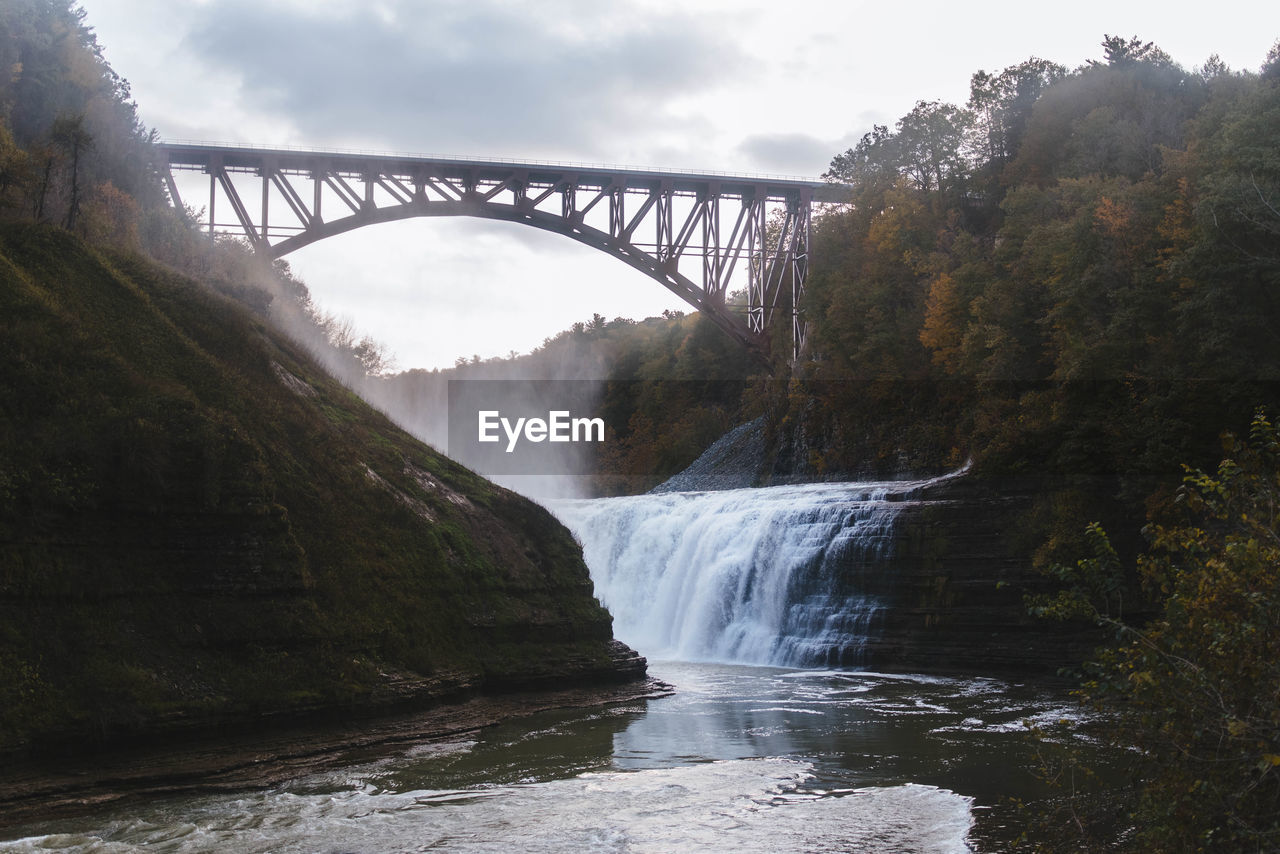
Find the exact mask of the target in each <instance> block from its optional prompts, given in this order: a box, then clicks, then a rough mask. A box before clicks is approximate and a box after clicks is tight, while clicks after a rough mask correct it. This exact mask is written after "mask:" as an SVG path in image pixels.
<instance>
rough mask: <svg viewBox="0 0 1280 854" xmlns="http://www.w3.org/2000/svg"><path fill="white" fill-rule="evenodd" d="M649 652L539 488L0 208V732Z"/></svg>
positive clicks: (308, 704)
mask: <svg viewBox="0 0 1280 854" xmlns="http://www.w3.org/2000/svg"><path fill="white" fill-rule="evenodd" d="M643 673H644V661H643V659H640V658H639V657H638V656H636V655H635V654H634V653H633V652H631V651H630V650H627V649H626V648H624V647H621V646H620V645H619V644H617V643H615V642H614V641H613V639H612V632H611V619H610V616H609V614H608V613H607V612H606V611H605V610H604V609H603V608H602V607H601V606H600V604H599V603H598V602H597V601H596V600H595V598H594V596H593V594H592V585H591V581H590V578H589V576H588V574H587V569H586V566H585V565H584V564H583V562H582V557H581V551H580V549H579V548H578V547H577V545H576V544H575V543H574V541H573V539H572V538H571V536H570V535H569V533H568V532H567V531H566V530H565V529H564V528H563V527H562V526H561V525H560V524H559V523H558V522H556V520H555V519H554V518H553V517H552V516H551V515H550V514H549V513H547V512H546V511H545V510H544V509H543V508H541V507H540V506H538V505H535V504H533V503H531V502H529V501H527V500H525V499H523V498H521V497H520V496H518V495H515V494H513V493H511V492H508V491H506V490H504V489H501V488H499V487H496V486H494V485H493V484H491V483H489V482H487V481H485V480H483V479H482V478H479V477H478V476H476V475H474V474H472V473H471V472H469V471H467V470H465V469H463V468H462V467H460V466H458V465H456V464H455V463H453V462H451V461H450V460H448V459H447V458H445V457H443V456H441V455H439V454H437V453H436V452H435V451H434V450H432V449H431V448H429V447H427V446H425V445H423V444H422V443H420V442H418V441H416V440H414V439H412V438H411V437H409V436H408V435H407V434H405V433H404V432H403V431H401V430H400V429H398V428H397V427H396V426H395V425H393V424H392V423H391V422H390V421H389V420H388V419H386V418H385V417H383V416H382V415H380V414H379V413H377V412H375V411H374V410H373V409H371V408H370V407H369V406H367V405H365V404H364V403H363V402H362V401H361V400H359V399H358V398H357V397H356V396H355V395H353V394H352V393H351V392H350V391H349V390H348V389H346V388H344V387H343V386H341V385H340V384H339V383H337V382H336V381H334V380H333V379H331V378H330V377H329V376H327V375H326V374H325V373H324V372H323V371H322V370H320V369H319V368H318V367H317V365H316V363H315V362H313V361H312V359H310V358H309V357H308V355H307V354H306V353H305V352H303V351H302V350H301V349H300V348H299V347H298V346H296V345H295V344H294V343H293V342H292V341H291V340H289V339H288V338H287V337H285V336H283V335H281V334H280V333H279V332H277V331H275V330H274V329H273V328H271V327H270V326H269V325H268V324H267V323H265V322H264V321H263V320H262V319H261V318H260V317H259V316H257V315H255V314H254V313H252V312H251V311H249V310H248V309H246V308H245V307H244V306H243V305H241V304H239V303H236V302H234V301H232V300H230V299H227V298H224V297H223V296H221V295H220V294H218V293H216V292H214V291H213V290H211V289H210V288H209V287H206V286H205V285H203V284H201V283H198V282H195V281H192V280H190V279H188V278H185V277H183V276H180V275H178V274H176V273H174V272H172V271H170V270H167V269H164V268H161V267H158V266H156V265H155V264H153V263H151V262H149V261H147V260H145V259H143V258H140V257H138V256H132V255H126V254H100V253H98V252H95V251H92V250H90V249H88V248H86V247H85V246H84V245H83V244H81V243H80V242H79V241H77V240H76V239H74V238H73V237H71V236H70V235H68V234H66V233H64V232H60V231H58V230H55V229H50V228H43V227H37V226H20V225H9V226H3V227H0V749H9V750H16V749H26V750H36V749H45V748H48V747H49V746H50V745H52V744H54V743H62V744H70V743H73V742H74V743H83V742H85V741H94V740H97V741H113V740H119V739H120V738H126V737H132V736H137V735H146V734H154V733H156V732H158V731H185V730H187V729H192V728H208V727H210V726H223V727H226V726H241V725H243V724H244V723H245V722H250V721H262V720H264V719H272V718H288V717H296V716H298V715H301V714H304V713H308V714H318V713H323V712H332V711H333V710H343V709H345V710H352V709H363V710H374V709H389V708H404V707H408V706H413V705H415V704H416V705H422V704H424V703H432V702H437V701H439V700H441V699H443V698H447V697H459V696H467V695H471V694H474V693H476V692H492V691H496V690H507V689H512V688H521V689H526V688H530V687H538V686H552V687H563V686H565V685H566V684H569V683H581V682H591V681H596V682H598V681H601V680H628V679H635V678H637V677H641V676H643Z"/></svg>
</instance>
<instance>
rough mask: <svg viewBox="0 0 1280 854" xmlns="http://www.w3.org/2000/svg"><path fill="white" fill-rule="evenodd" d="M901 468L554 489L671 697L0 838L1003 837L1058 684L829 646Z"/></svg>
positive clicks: (479, 846)
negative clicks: (954, 671) (879, 668)
mask: <svg viewBox="0 0 1280 854" xmlns="http://www.w3.org/2000/svg"><path fill="white" fill-rule="evenodd" d="M912 488H914V486H913V485H911V484H906V485H903V484H847V485H835V486H833V485H823V486H812V487H783V488H778V489H776V490H739V491H736V492H735V493H703V494H675V495H666V496H638V497H636V498H634V499H608V500H605V501H599V502H570V503H567V504H561V505H560V506H558V507H557V512H558V513H559V514H560V515H561V516H562V518H564V519H565V521H566V523H567V524H568V525H569V526H570V527H571V528H572V529H573V530H574V531H575V533H576V534H577V536H578V537H579V539H580V540H581V541H582V542H583V545H584V552H585V554H586V556H587V560H588V563H589V565H590V566H591V570H592V576H593V578H594V580H595V583H596V589H597V592H598V594H599V595H600V596H601V598H602V599H603V600H604V602H605V604H606V605H608V606H609V607H610V609H611V610H612V611H613V612H614V614H615V615H616V618H617V619H616V623H615V629H616V632H617V634H618V636H619V637H620V638H621V639H622V640H624V641H627V642H629V643H631V644H632V645H633V646H636V647H637V648H638V649H639V650H640V652H642V653H645V654H646V655H649V656H650V657H651V658H652V657H655V656H656V657H659V658H663V657H669V658H670V660H660V661H657V662H653V661H651V665H650V672H651V674H652V675H654V676H656V677H657V678H659V679H662V680H664V681H666V682H669V683H670V684H671V685H672V686H674V688H675V691H674V693H673V694H672V695H671V696H669V697H664V698H660V699H650V700H640V701H635V702H632V703H628V704H622V705H617V706H611V707H605V708H598V709H591V710H582V709H578V710H565V711H561V712H547V713H542V714H540V715H537V716H534V717H530V718H524V719H521V720H518V721H514V722H511V723H509V724H505V725H502V726H498V727H494V728H490V729H487V730H484V731H482V732H480V733H478V734H476V735H475V736H473V737H469V738H466V739H461V740H455V741H451V742H443V743H442V742H435V743H430V744H424V745H418V746H416V747H413V748H409V749H406V750H405V751H404V752H403V753H402V754H401V755H398V756H394V757H391V758H385V757H384V758H380V759H377V760H376V761H371V762H369V763H368V764H364V765H357V766H352V767H348V768H345V769H343V770H342V771H340V772H326V773H323V774H319V775H313V776H309V777H305V778H302V779H298V780H296V781H293V782H291V783H289V784H286V785H283V786H280V787H277V788H273V789H270V790H267V791H254V792H247V793H241V794H235V795H228V794H218V795H207V796H188V797H182V798H171V799H166V800H156V801H151V802H147V803H145V804H142V805H136V804H135V805H131V806H117V807H115V808H112V809H109V810H104V811H101V812H98V813H96V814H92V815H87V816H84V817H80V818H76V819H72V820H67V821H62V822H58V823H57V824H44V825H38V826H36V825H33V826H28V827H21V828H15V829H12V830H10V831H7V832H4V833H3V834H0V840H7V841H0V849H3V850H5V851H18V852H22V851H102V852H117V851H119V852H124V851H156V852H170V851H172V852H186V851H219V852H222V851H234V852H241V851H243V852H279V854H285V852H418V851H463V852H588V851H592V852H595V851H598V852H672V851H681V850H683V851H709V852H720V851H723V852H785V851H804V852H828V851H830V852H837V851H850V852H895V854H911V852H916V854H923V852H967V851H987V850H993V851H994V850H1003V849H1004V848H1005V843H1007V841H1008V840H1009V839H1011V838H1013V837H1014V836H1016V835H1017V830H1018V828H1017V823H1018V821H1019V816H1018V813H1017V811H1015V810H1013V809H1012V808H1011V807H1010V806H1009V803H1010V801H1011V799H1013V798H1019V799H1024V800H1034V799H1035V798H1036V797H1039V796H1041V795H1043V794H1045V792H1044V790H1043V789H1042V787H1041V786H1040V784H1039V783H1038V782H1037V778H1036V777H1035V776H1034V774H1033V771H1034V769H1035V767H1036V762H1035V756H1034V754H1035V748H1034V745H1033V744H1032V742H1031V740H1030V739H1029V737H1028V735H1027V727H1028V726H1029V725H1043V724H1049V723H1052V722H1055V721H1058V720H1060V719H1063V718H1073V717H1077V716H1078V712H1077V710H1076V709H1075V707H1074V706H1073V705H1072V703H1071V702H1070V700H1069V699H1068V697H1067V695H1066V693H1065V692H1063V691H1059V690H1055V689H1047V688H1045V687H1043V686H1031V685H1018V684H1012V683H1009V682H1006V681H1002V680H998V679H993V678H969V677H966V678H942V677H933V676H922V675H902V674H894V675H888V674H877V673H868V672H860V671H858V670H856V669H832V668H831V666H830V665H831V664H840V665H847V664H848V663H850V662H853V663H856V661H857V648H858V645H859V644H860V643H861V639H862V638H863V637H865V636H866V635H867V634H868V633H871V632H874V631H875V619H874V615H875V613H876V611H877V608H879V607H882V604H881V603H878V602H876V601H873V600H869V599H865V598H862V597H859V596H857V595H849V594H848V593H847V591H846V592H845V593H841V594H839V595H836V593H834V592H832V590H830V589H828V588H827V587H826V586H825V585H827V584H828V583H829V582H832V581H833V580H834V579H837V578H842V579H843V581H841V583H843V584H845V585H846V586H847V585H848V583H849V572H850V570H849V569H848V567H849V566H855V565H856V567H858V569H857V571H858V572H872V571H885V570H878V569H877V567H880V566H881V565H882V564H883V562H884V561H885V559H886V557H887V553H886V551H885V549H886V548H887V546H886V543H887V542H888V538H887V537H886V533H887V531H888V530H889V528H890V526H891V525H892V522H893V515H894V503H895V501H897V502H901V501H903V500H908V499H909V496H910V490H911V489H912ZM851 561H852V563H850V562H851ZM842 567H844V568H843V569H842ZM855 580H856V573H855ZM779 665H786V666H779Z"/></svg>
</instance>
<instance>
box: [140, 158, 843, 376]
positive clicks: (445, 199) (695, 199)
mask: <svg viewBox="0 0 1280 854" xmlns="http://www.w3.org/2000/svg"><path fill="white" fill-rule="evenodd" d="M160 150H161V152H162V154H163V155H164V158H165V161H164V177H165V180H166V184H167V186H168V189H169V195H170V198H171V200H172V201H173V203H174V204H175V205H178V206H181V205H182V199H181V196H180V195H179V192H178V186H177V182H176V180H175V178H174V172H175V171H197V172H202V173H204V174H207V175H208V176H209V202H208V206H207V207H206V208H205V222H204V223H203V225H204V226H206V227H207V228H208V229H209V231H210V233H211V234H212V233H218V232H223V233H234V234H238V235H242V236H244V237H245V238H246V239H247V240H248V241H249V242H250V243H251V244H252V245H253V246H254V247H255V248H256V249H257V250H258V251H259V252H261V253H263V254H265V255H267V256H268V257H271V258H280V257H282V256H284V255H287V254H288V253H290V252H293V251H294V250H297V249H300V248H302V247H304V246H307V245H310V244H312V243H315V242H317V241H319V240H323V239H325V238H328V237H333V236H336V235H338V234H343V233H346V232H349V231H353V230H355V229H357V228H362V227H364V226H366V225H373V224H376V223H386V222H394V221H397V220H403V219H411V218H415V217H437V216H442V217H458V216H467V217H478V218H484V219H494V220H501V221H506V222H513V223H517V224H520V225H526V226H530V227H533V228H538V229H541V230H544V231H549V232H552V233H555V234H560V235H563V236H565V237H568V238H569V239H571V240H575V241H577V242H579V243H582V244H585V245H587V246H589V247H591V248H593V249H596V250H599V251H601V252H604V253H606V254H608V255H610V256H612V257H614V258H616V259H618V260H620V261H622V262H623V263H625V264H627V265H629V266H631V267H632V268H634V269H636V270H639V271H640V272H642V273H644V274H645V275H647V276H649V277H650V278H652V279H654V280H655V281H657V282H659V283H660V284H662V285H663V286H664V287H666V288H667V289H668V290H670V291H671V292H673V293H675V294H676V295H677V296H679V297H680V298H681V299H683V300H684V301H685V302H687V303H688V304H690V305H691V306H693V307H694V308H696V309H697V310H699V311H701V312H703V313H704V314H705V315H706V316H707V317H708V319H709V320H711V321H712V322H713V323H715V324H716V326H718V327H719V328H721V329H722V330H724V331H725V332H726V333H727V334H728V335H730V336H731V337H732V338H733V339H734V340H735V341H737V342H739V343H740V344H742V345H743V346H744V347H745V348H746V349H747V350H748V352H750V353H751V354H752V355H753V356H755V357H756V358H758V359H759V360H760V361H762V362H763V363H765V364H768V362H769V357H770V352H769V350H770V340H771V338H772V330H773V329H774V328H775V326H776V325H777V324H778V323H787V324H788V325H789V326H790V333H791V336H790V337H791V341H792V353H791V356H792V358H793V359H794V358H796V357H797V356H798V354H799V352H800V348H801V346H802V345H803V341H804V324H803V322H802V319H801V317H800V314H799V311H798V308H797V307H798V306H799V304H800V297H801V295H802V293H803V289H804V282H805V278H806V275H807V273H808V268H809V243H810V227H811V208H812V202H813V200H814V196H815V192H820V191H821V189H822V188H824V187H825V186H826V185H823V184H821V183H819V182H811V181H799V180H794V179H783V178H771V177H745V176H733V175H712V174H694V173H682V172H663V171H651V170H639V169H622V168H605V167H598V166H586V165H576V164H548V163H532V162H524V161H481V160H468V159H449V158H437V157H402V156H398V155H372V154H358V153H345V152H323V151H301V150H292V149H265V148H263V149H260V148H252V147H243V146H225V145H211V144H189V143H166V144H162V145H161V146H160ZM254 182H256V183H257V184H258V187H256V188H255V187H254V186H253V183H254ZM246 186H247V187H248V191H249V192H253V191H254V190H255V189H256V190H257V193H258V194H259V195H260V199H255V202H257V201H260V205H257V204H255V205H254V206H253V207H252V208H251V207H250V206H249V205H248V204H247V203H246V197H247V196H248V193H246V192H244V189H245V188H246ZM227 208H230V210H231V212H232V216H233V217H234V218H226V219H220V218H219V214H220V212H221V211H225V210H226V209H227ZM695 267H696V269H695ZM735 284H739V286H742V285H745V290H746V293H747V305H746V310H745V313H740V312H738V311H735V310H734V309H733V307H732V306H730V305H729V304H727V302H726V295H727V294H728V293H729V291H730V290H731V288H732V287H733V285H735Z"/></svg>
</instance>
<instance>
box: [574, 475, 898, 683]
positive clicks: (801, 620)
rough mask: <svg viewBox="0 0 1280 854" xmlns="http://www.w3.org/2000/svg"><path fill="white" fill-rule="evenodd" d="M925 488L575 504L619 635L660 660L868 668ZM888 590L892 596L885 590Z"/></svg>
mask: <svg viewBox="0 0 1280 854" xmlns="http://www.w3.org/2000/svg"><path fill="white" fill-rule="evenodd" d="M920 486H921V482H919V481H916V482H893V483H841V484H806V485H802V486H780V487H770V488H765V489H736V490H728V491H724V492H676V493H666V494H660V495H639V496H630V497H625V498H605V499H596V500H591V501H564V502H557V503H556V504H555V505H554V508H553V509H554V510H555V512H556V513H557V514H558V515H559V516H560V518H561V519H562V520H563V521H564V523H565V524H566V525H567V526H568V527H569V528H570V529H571V530H572V531H573V532H574V534H575V535H576V536H577V537H578V540H579V541H580V542H581V543H582V548H583V555H584V557H585V558H586V561H587V566H588V567H589V568H590V570H591V576H592V579H593V580H594V582H595V586H596V595H597V596H599V597H600V600H601V602H603V603H604V605H605V607H607V608H608V609H609V611H610V612H611V613H612V614H613V617H614V633H615V634H616V635H617V637H618V638H619V639H620V640H622V641H624V642H626V643H627V644H629V645H631V646H632V647H634V648H636V649H637V650H639V651H640V652H642V653H643V654H645V655H647V656H650V657H652V658H665V659H677V660H684V661H724V662H739V663H744V664H773V665H781V666H791V667H802V666H832V665H843V666H849V665H857V664H859V663H860V661H859V658H860V652H861V649H862V647H863V645H864V643H865V640H866V639H867V638H868V637H869V636H870V635H871V634H872V633H873V632H874V630H875V621H876V620H875V618H876V614H877V611H878V610H879V609H880V608H881V607H883V605H884V602H883V601H882V600H881V599H880V598H879V597H877V596H874V595H868V594H866V593H865V592H863V591H865V589H866V588H865V586H863V585H860V584H858V580H859V576H860V575H863V574H865V573H866V571H867V569H868V568H874V567H875V566H877V565H881V564H883V563H884V561H885V559H886V558H888V557H889V552H890V550H891V548H892V538H891V533H892V526H893V520H894V516H895V515H896V514H897V510H898V508H900V507H901V506H902V503H901V500H902V498H904V497H905V496H906V495H907V494H908V493H909V492H910V491H912V490H914V489H917V488H918V487H920ZM881 588H883V585H881Z"/></svg>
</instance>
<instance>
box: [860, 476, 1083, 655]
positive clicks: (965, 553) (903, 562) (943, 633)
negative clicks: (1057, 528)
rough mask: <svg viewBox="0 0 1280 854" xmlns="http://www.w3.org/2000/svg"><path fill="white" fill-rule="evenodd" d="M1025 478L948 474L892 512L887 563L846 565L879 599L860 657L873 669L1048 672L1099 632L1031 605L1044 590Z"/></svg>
mask: <svg viewBox="0 0 1280 854" xmlns="http://www.w3.org/2000/svg"><path fill="white" fill-rule="evenodd" d="M1032 494H1033V492H1032V485H1031V484H1027V483H1015V482H1001V483H992V482H984V481H980V480H977V479H972V478H968V477H964V476H961V477H957V478H951V479H946V480H943V481H940V482H938V483H936V484H935V485H933V486H931V487H929V488H926V489H924V490H922V491H921V492H920V493H919V494H917V495H914V496H912V497H911V499H909V500H908V501H905V502H904V503H903V505H902V507H901V509H900V510H899V511H898V515H897V517H896V519H895V523H894V527H893V545H892V550H891V554H890V556H889V558H888V559H887V561H886V562H885V563H884V564H882V565H879V566H875V567H858V566H853V567H849V568H848V574H847V575H846V577H845V581H846V583H848V584H850V585H851V586H854V587H857V588H859V589H865V590H868V591H869V592H874V593H875V594H876V595H877V596H879V597H880V598H881V599H882V601H883V602H884V603H885V607H884V608H883V609H882V610H881V611H880V612H879V613H878V614H877V617H876V621H875V625H874V633H873V638H872V640H871V641H870V642H869V644H868V646H867V648H866V650H865V652H864V656H863V665H864V666H865V667H867V668H869V669H872V670H889V671H912V672H937V673H979V674H980V673H1001V674H1007V673H1015V674H1017V673H1023V674H1027V675H1033V674H1034V675H1049V676H1051V675H1054V674H1055V673H1056V672H1057V671H1058V670H1059V669H1062V668H1071V667H1076V666H1078V665H1079V664H1080V663H1081V662H1082V661H1084V660H1085V659H1086V658H1087V657H1088V656H1089V654H1090V653H1091V652H1092V651H1093V649H1094V648H1095V647H1096V646H1097V645H1098V644H1099V643H1101V641H1102V640H1103V638H1102V636H1101V634H1100V633H1099V632H1098V630H1097V629H1096V628H1095V627H1094V626H1092V625H1091V624H1083V623H1069V624H1068V623H1060V622H1052V621H1047V620H1043V619H1039V618H1036V617H1033V616H1031V615H1030V614H1029V613H1028V609H1027V605H1026V601H1025V599H1026V596H1027V595H1028V594H1034V593H1039V592H1044V591H1046V590H1047V589H1048V579H1047V578H1046V577H1045V576H1044V575H1043V574H1041V573H1040V572H1038V571H1036V570H1034V569H1032V567H1031V558H1030V549H1029V548H1028V544H1027V543H1026V542H1025V537H1024V536H1023V534H1022V531H1021V526H1022V525H1024V524H1025V511H1026V508H1027V506H1028V503H1029V500H1030V498H1031V496H1032Z"/></svg>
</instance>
